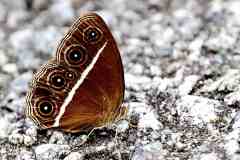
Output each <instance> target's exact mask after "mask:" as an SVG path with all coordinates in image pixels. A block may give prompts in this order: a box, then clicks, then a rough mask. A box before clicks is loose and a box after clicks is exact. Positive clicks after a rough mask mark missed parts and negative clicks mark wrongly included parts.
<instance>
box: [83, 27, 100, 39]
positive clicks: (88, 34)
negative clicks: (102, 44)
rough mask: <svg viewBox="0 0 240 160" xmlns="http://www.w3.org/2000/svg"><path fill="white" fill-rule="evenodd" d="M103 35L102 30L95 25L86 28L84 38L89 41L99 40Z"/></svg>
mask: <svg viewBox="0 0 240 160" xmlns="http://www.w3.org/2000/svg"><path fill="white" fill-rule="evenodd" d="M101 37H102V32H101V31H100V30H99V29H98V28H95V27H89V28H88V29H86V30H85V31H84V39H85V40H86V41H87V42H93V43H95V42H97V41H99V40H100V39H101Z"/></svg>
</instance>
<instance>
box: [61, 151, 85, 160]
mask: <svg viewBox="0 0 240 160" xmlns="http://www.w3.org/2000/svg"><path fill="white" fill-rule="evenodd" d="M64 160H83V155H82V154H80V153H78V152H72V153H70V154H69V155H68V156H67V157H65V158H64Z"/></svg>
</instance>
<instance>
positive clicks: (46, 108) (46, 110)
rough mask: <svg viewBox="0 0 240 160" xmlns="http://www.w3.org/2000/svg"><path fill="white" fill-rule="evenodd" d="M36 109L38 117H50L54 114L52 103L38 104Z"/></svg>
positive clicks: (46, 101)
mask: <svg viewBox="0 0 240 160" xmlns="http://www.w3.org/2000/svg"><path fill="white" fill-rule="evenodd" d="M37 108H38V110H37V111H38V113H39V115H41V116H42V117H49V116H52V114H53V112H54V105H53V103H52V102H50V101H48V100H44V101H42V102H39V103H38V106H37Z"/></svg>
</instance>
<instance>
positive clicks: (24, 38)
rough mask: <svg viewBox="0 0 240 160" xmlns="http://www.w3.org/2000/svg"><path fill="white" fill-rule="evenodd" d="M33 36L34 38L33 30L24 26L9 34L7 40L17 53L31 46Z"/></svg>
mask: <svg viewBox="0 0 240 160" xmlns="http://www.w3.org/2000/svg"><path fill="white" fill-rule="evenodd" d="M33 38H34V32H33V30H32V29H30V28H26V29H23V30H18V31H17V32H15V33H13V34H11V36H10V38H9V41H10V44H11V45H12V46H13V47H14V49H15V50H16V52H17V53H16V54H17V55H18V54H19V52H23V51H25V50H27V49H31V48H32V47H33ZM20 55H21V54H20ZM20 55H19V56H20ZM25 58H26V57H25Z"/></svg>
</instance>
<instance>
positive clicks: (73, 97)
mask: <svg viewBox="0 0 240 160" xmlns="http://www.w3.org/2000/svg"><path fill="white" fill-rule="evenodd" d="M124 89H125V88H124V74H123V66H122V62H121V57H120V54H119V50H118V48H117V45H116V42H115V40H114V38H113V36H112V34H111V32H110V30H109V29H108V27H107V25H106V24H105V23H104V21H103V20H102V18H101V17H100V16H98V15H97V14H94V13H91V14H87V15H84V16H82V17H81V18H79V19H78V20H77V21H76V22H75V23H74V24H73V25H72V27H71V28H70V30H69V32H68V33H67V34H66V35H65V37H64V38H63V39H62V41H61V42H60V44H59V46H58V48H57V50H56V55H55V57H53V58H52V59H51V60H50V61H49V62H48V63H47V64H45V65H43V66H42V67H41V68H40V70H39V71H38V72H37V73H36V74H35V76H34V78H33V81H32V86H31V87H30V90H29V92H28V94H27V98H26V101H27V107H26V113H27V116H28V117H30V118H31V119H32V120H33V121H34V122H36V123H37V124H38V125H39V126H40V127H42V128H53V127H56V128H60V129H62V130H64V131H66V132H80V131H89V130H91V129H93V128H96V127H101V126H104V125H106V124H108V123H112V122H114V121H115V120H116V119H118V118H119V117H121V116H122V115H123V113H124V112H125V111H124V110H125V108H123V107H122V106H121V104H122V101H123V98H124Z"/></svg>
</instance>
